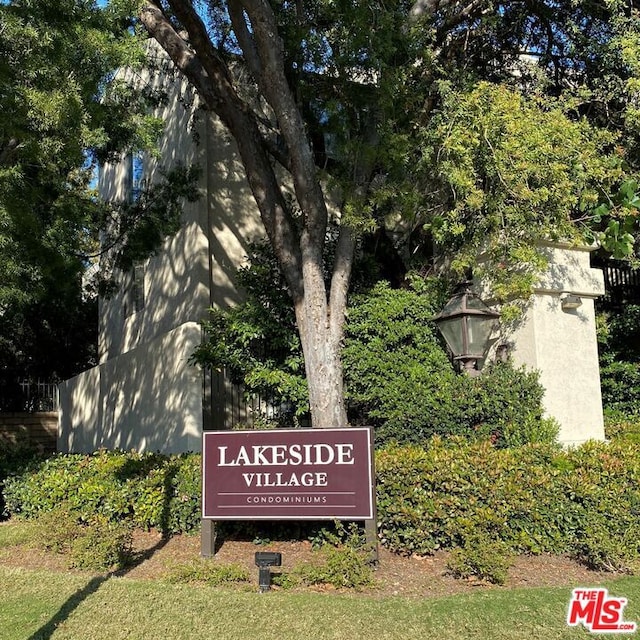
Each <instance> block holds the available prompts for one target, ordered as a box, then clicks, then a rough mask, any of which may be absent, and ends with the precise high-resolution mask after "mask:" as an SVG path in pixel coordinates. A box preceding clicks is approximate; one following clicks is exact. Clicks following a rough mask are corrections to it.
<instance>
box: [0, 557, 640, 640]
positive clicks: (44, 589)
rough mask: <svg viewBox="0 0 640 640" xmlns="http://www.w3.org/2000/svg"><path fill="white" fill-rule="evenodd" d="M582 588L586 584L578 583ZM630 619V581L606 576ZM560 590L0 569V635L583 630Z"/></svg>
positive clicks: (535, 633) (317, 636)
mask: <svg viewBox="0 0 640 640" xmlns="http://www.w3.org/2000/svg"><path fill="white" fill-rule="evenodd" d="M581 586H587V585H581ZM607 587H608V588H609V591H610V593H611V594H612V595H616V596H624V597H626V598H628V600H629V605H628V607H627V609H626V610H625V619H626V620H629V621H640V579H638V578H618V579H613V580H612V581H611V582H610V583H609V584H608V585H607ZM570 594H571V589H570V588H554V589H513V590H510V591H490V592H479V593H476V594H472V595H463V596H462V595H461V596H453V597H447V598H438V599H425V600H419V601H416V600H409V599H404V598H388V599H382V600H381V599H376V598H369V597H363V596H357V597H356V596H351V595H348V596H344V595H342V596H341V595H336V594H313V593H311V594H301V593H286V592H270V593H267V594H262V595H261V594H258V593H256V592H254V591H246V592H243V591H229V590H225V589H217V588H214V587H208V586H193V585H182V584H178V585H176V584H167V583H166V582H165V583H162V582H154V581H143V580H132V579H129V578H114V577H112V578H106V577H97V578H88V577H86V576H81V575H77V574H62V573H49V572H43V571H30V570H24V569H7V568H4V567H0V638H2V640H47V639H49V638H52V639H54V640H57V639H60V640H61V639H64V640H100V639H105V640H106V639H109V640H118V639H120V638H127V639H128V640H134V639H143V638H144V639H148V638H165V639H166V640H180V639H182V638H184V639H185V640H186V639H192V638H199V637H218V638H225V640H234V639H249V638H261V640H270V639H274V640H275V639H278V640H288V639H296V640H297V639H298V638H301V637H303V638H304V637H306V638H313V639H314V640H323V639H332V640H342V639H344V640H347V639H348V640H354V639H356V640H357V639H358V638H363V639H364V638H367V639H368V638H372V637H374V638H376V637H377V638H385V639H387V638H388V639H391V640H393V639H412V640H413V639H418V638H419V639H420V640H431V639H433V640H436V639H438V640H453V639H456V640H459V639H465V638H478V639H480V638H488V639H490V640H510V639H513V640H516V639H517V640H520V639H521V638H537V639H539V640H546V639H554V640H556V639H562V638H568V639H570V638H583V637H589V635H590V634H589V633H588V632H586V631H585V630H584V629H570V628H568V627H567V626H566V625H565V616H566V610H567V605H568V601H569V597H570Z"/></svg>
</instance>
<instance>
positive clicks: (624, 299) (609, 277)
mask: <svg viewBox="0 0 640 640" xmlns="http://www.w3.org/2000/svg"><path fill="white" fill-rule="evenodd" d="M593 266H594V267H599V268H600V269H602V273H603V275H604V288H605V294H604V297H603V298H602V300H601V304H602V305H603V306H605V307H613V308H619V307H622V306H624V305H626V304H639V303H640V269H637V268H634V267H632V266H631V265H630V264H629V263H628V262H623V261H620V260H613V259H611V258H609V259H602V258H600V259H597V258H596V259H594V260H593Z"/></svg>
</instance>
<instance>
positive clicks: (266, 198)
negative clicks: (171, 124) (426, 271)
mask: <svg viewBox="0 0 640 640" xmlns="http://www.w3.org/2000/svg"><path fill="white" fill-rule="evenodd" d="M138 15H139V17H140V21H141V23H142V24H143V25H144V27H145V28H146V29H147V31H148V32H149V34H150V35H151V37H153V38H155V39H156V40H157V41H158V42H159V43H160V45H161V46H162V47H163V48H164V49H165V51H166V52H167V53H168V54H169V56H170V57H171V59H172V61H173V62H174V64H175V65H176V66H177V67H178V68H179V69H180V70H181V71H182V72H183V73H184V75H185V76H186V77H187V79H188V80H189V81H190V82H191V83H192V84H193V86H194V87H195V88H196V90H197V91H198V93H199V95H200V98H201V100H202V103H203V106H204V108H205V109H208V110H210V111H212V112H214V113H216V114H217V115H218V116H219V117H220V118H221V120H222V122H223V123H224V124H225V125H226V126H227V127H228V129H229V130H230V132H231V133H232V135H233V137H234V138H235V140H236V142H237V144H238V149H239V154H240V157H241V159H242V161H243V163H244V166H245V169H246V171H247V177H248V181H249V184H250V186H251V189H252V191H253V194H254V196H255V199H256V202H257V204H258V207H259V209H260V212H261V215H262V219H263V221H264V224H265V229H266V232H267V235H268V237H269V240H270V242H271V244H272V246H273V248H274V252H275V255H276V258H277V260H278V262H279V265H280V268H281V269H282V273H283V276H284V278H285V281H286V284H287V288H288V290H289V293H290V294H291V297H292V299H293V304H294V309H295V312H296V323H297V327H298V330H299V332H300V338H301V344H302V349H303V353H304V359H305V370H306V377H307V381H308V384H309V398H310V404H311V413H312V418H313V421H314V424H316V425H317V426H330V425H332V424H344V423H345V422H346V415H345V412H344V406H343V403H342V398H343V395H344V394H343V389H342V376H341V365H340V354H339V352H340V344H341V341H342V337H343V325H344V313H345V308H346V295H347V290H348V282H349V278H350V274H351V266H352V262H353V256H354V251H355V249H356V247H357V242H358V238H359V237H360V236H361V235H362V233H364V232H366V231H368V230H370V229H372V228H374V227H376V226H380V225H387V226H389V225H393V226H394V228H395V230H396V233H397V231H398V230H404V231H405V234H406V236H407V239H408V241H409V242H413V244H414V246H413V247H410V251H409V253H415V251H416V249H419V248H420V245H421V244H427V243H434V244H435V245H436V250H437V252H438V253H439V254H441V255H447V254H449V255H450V256H451V259H450V261H449V264H450V265H451V267H452V269H453V271H454V272H457V273H461V272H463V271H464V270H466V269H467V268H468V267H469V266H472V265H474V264H475V263H476V262H477V261H478V255H479V253H482V254H483V264H484V270H485V275H487V276H489V277H490V279H491V278H492V279H493V280H494V286H495V290H496V293H497V295H498V296H499V297H503V298H507V297H508V296H509V295H513V294H514V293H516V294H520V295H523V293H524V292H526V291H527V289H528V288H529V287H530V286H531V283H532V281H533V278H534V277H535V274H536V273H537V272H539V269H540V268H541V267H542V266H543V262H542V259H541V257H540V256H539V254H538V252H537V251H536V248H535V247H536V242H537V241H538V240H542V239H546V240H548V239H563V240H568V241H577V240H584V239H586V240H587V241H591V240H593V239H598V240H600V242H601V243H602V244H603V245H604V246H605V247H606V248H608V249H609V250H611V251H613V252H614V253H615V254H616V255H627V256H628V255H631V254H632V253H633V232H634V231H635V226H636V215H637V208H636V203H637V198H636V195H635V194H636V192H637V190H638V183H637V181H636V170H637V162H638V158H637V146H638V144H637V142H638V108H637V95H638V88H639V86H640V85H639V84H638V71H639V69H640V66H639V64H638V51H639V50H638V44H639V35H640V28H639V17H638V13H637V10H636V8H635V7H634V5H633V3H627V2H619V1H616V0H601V1H594V2H591V1H590V2H573V1H571V0H568V1H566V2H563V1H555V0H554V1H553V2H547V1H539V0H536V1H535V2H534V1H528V0H525V1H524V2H515V3H514V2H508V3H506V2H505V3H503V2H493V1H486V0H485V1H482V0H469V1H468V2H460V1H456V0H417V1H414V2H408V1H403V0H396V1H394V2H391V3H389V2H377V1H375V0H374V1H373V2H360V1H356V2H352V1H346V0H308V1H305V0H298V1H296V2H293V1H288V0H273V1H267V0H229V1H227V2H222V1H218V0H209V1H202V2H191V1H189V0H153V1H146V2H143V3H142V4H141V8H140V10H139V13H138ZM276 163H277V164H278V165H280V167H281V168H282V169H284V170H285V171H284V173H285V174H286V176H287V177H286V178H285V179H284V180H282V179H281V177H280V176H281V175H282V172H281V171H278V172H276V171H275V170H274V164H276ZM289 185H292V186H293V191H294V194H295V195H294V198H293V199H291V198H290V197H289V196H288V194H289V191H288V187H289ZM333 187H337V191H338V193H339V194H340V195H339V198H338V206H339V209H340V222H339V226H340V232H339V238H338V242H337V247H336V251H335V256H334V260H333V264H332V265H331V266H330V267H328V266H327V264H326V263H325V259H324V253H323V249H324V246H325V242H326V236H327V233H326V232H327V225H328V223H329V218H330V216H329V214H328V211H329V209H330V206H329V204H330V199H329V197H328V195H327V194H328V193H329V191H330V188H333Z"/></svg>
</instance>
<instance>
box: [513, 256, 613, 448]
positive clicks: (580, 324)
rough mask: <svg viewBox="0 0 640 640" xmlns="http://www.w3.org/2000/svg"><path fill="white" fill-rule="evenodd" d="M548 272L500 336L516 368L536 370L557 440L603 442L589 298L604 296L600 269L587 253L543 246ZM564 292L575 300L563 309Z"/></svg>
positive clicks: (591, 308)
mask: <svg viewBox="0 0 640 640" xmlns="http://www.w3.org/2000/svg"><path fill="white" fill-rule="evenodd" d="M543 251H544V252H545V253H546V255H547V258H548V260H549V269H548V271H547V273H546V274H545V275H544V276H543V277H542V278H541V279H540V281H539V283H538V285H537V286H536V288H535V289H534V294H533V296H532V298H531V301H530V303H529V306H528V307H527V310H526V312H525V314H524V317H523V319H522V320H521V321H520V322H519V323H518V324H517V325H516V326H515V328H512V329H510V330H508V331H506V333H505V334H504V335H503V336H502V338H501V341H502V342H504V343H506V344H508V345H509V346H510V350H511V354H512V357H513V360H514V363H515V364H516V365H526V367H527V368H529V369H537V370H538V371H539V372H540V382H541V383H542V386H543V387H544V388H545V395H544V400H543V402H544V406H545V410H546V413H547V415H549V416H552V417H554V418H555V419H556V420H557V421H558V422H559V424H560V434H559V439H560V441H561V442H562V443H563V444H566V445H575V444H580V443H582V442H585V441H586V440H590V439H595V440H602V439H604V425H603V416H602V397H601V392H600V370H599V363H598V349H597V341H596V323H595V310H594V300H595V298H597V297H598V296H600V295H602V294H603V293H604V279H603V276H602V271H601V270H599V269H592V268H591V266H590V257H589V256H590V249H589V248H587V247H582V248H576V247H570V246H566V245H549V246H546V247H544V248H543ZM564 293H572V294H576V295H578V296H580V298H581V300H582V304H581V306H580V307H578V308H577V309H572V310H563V308H562V302H561V297H562V295H563V294H564Z"/></svg>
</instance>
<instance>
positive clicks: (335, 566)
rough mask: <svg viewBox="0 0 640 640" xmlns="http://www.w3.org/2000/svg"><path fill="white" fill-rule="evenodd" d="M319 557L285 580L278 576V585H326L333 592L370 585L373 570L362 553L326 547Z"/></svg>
mask: <svg viewBox="0 0 640 640" xmlns="http://www.w3.org/2000/svg"><path fill="white" fill-rule="evenodd" d="M319 554H320V558H321V559H320V561H318V562H311V563H308V564H301V565H298V566H296V567H295V568H294V569H293V571H291V572H290V573H289V574H286V576H287V578H282V577H280V578H279V579H278V584H280V585H281V586H292V585H293V584H295V583H302V584H305V585H317V584H330V585H332V586H334V587H336V589H343V588H344V589H361V588H363V587H367V586H369V585H371V584H373V582H374V580H373V570H372V569H371V567H370V566H369V564H368V562H367V557H366V555H365V554H364V553H363V552H361V551H358V550H357V549H354V548H353V547H350V546H345V547H331V546H326V547H323V549H322V550H321V551H320V552H319ZM282 575H285V574H282Z"/></svg>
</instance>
